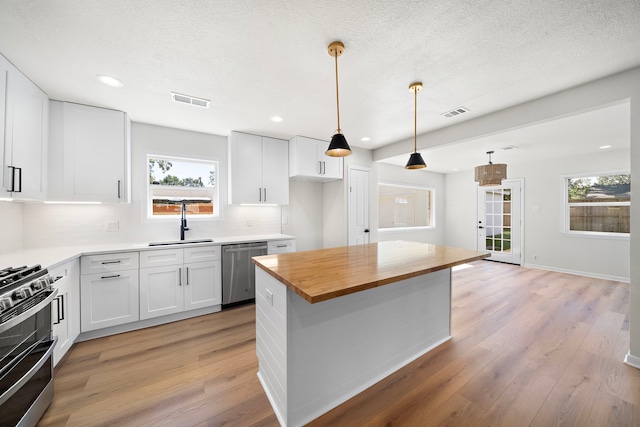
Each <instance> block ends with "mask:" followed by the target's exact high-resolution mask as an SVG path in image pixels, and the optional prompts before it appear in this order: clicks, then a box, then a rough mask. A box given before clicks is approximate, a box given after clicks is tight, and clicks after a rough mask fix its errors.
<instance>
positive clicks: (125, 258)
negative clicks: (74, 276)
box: [80, 252, 139, 274]
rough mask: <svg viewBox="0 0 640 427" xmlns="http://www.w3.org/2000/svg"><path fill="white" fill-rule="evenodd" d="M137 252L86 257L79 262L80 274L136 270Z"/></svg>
mask: <svg viewBox="0 0 640 427" xmlns="http://www.w3.org/2000/svg"><path fill="white" fill-rule="evenodd" d="M138 265H139V263H138V252H119V253H112V254H104V255H86V256H83V257H82V258H81V261H80V274H97V273H109V272H111V271H123V270H134V269H137V268H138Z"/></svg>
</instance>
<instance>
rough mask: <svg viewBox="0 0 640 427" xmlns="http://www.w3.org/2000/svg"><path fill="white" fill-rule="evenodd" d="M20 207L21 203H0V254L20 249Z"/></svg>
mask: <svg viewBox="0 0 640 427" xmlns="http://www.w3.org/2000/svg"><path fill="white" fill-rule="evenodd" d="M22 207H23V205H22V203H14V202H0V253H6V252H11V251H16V250H20V249H22ZM0 267H1V266H0Z"/></svg>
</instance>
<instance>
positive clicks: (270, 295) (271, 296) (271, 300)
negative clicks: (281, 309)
mask: <svg viewBox="0 0 640 427" xmlns="http://www.w3.org/2000/svg"><path fill="white" fill-rule="evenodd" d="M266 293H267V302H268V303H269V304H271V305H273V294H272V293H271V291H270V290H269V289H266Z"/></svg>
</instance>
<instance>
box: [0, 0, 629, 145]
mask: <svg viewBox="0 0 640 427" xmlns="http://www.w3.org/2000/svg"><path fill="white" fill-rule="evenodd" d="M334 40H341V41H343V42H344V44H345V47H346V50H345V53H344V55H342V56H341V57H340V58H339V60H338V61H339V70H340V71H339V76H340V113H341V117H340V118H341V125H342V129H343V132H344V134H345V136H346V137H347V139H348V141H349V143H350V144H351V145H353V146H357V147H363V148H376V147H380V146H382V145H386V144H389V143H393V142H396V141H399V140H403V139H406V138H410V137H411V136H412V134H413V95H412V94H411V93H410V92H409V91H408V86H409V84H410V83H412V82H414V81H422V82H423V83H424V90H423V91H421V92H420V93H419V95H418V133H424V132H428V131H431V130H434V129H437V128H441V127H444V126H449V125H452V124H456V123H460V122H461V121H464V120H468V119H471V118H476V117H479V116H482V115H484V114H487V113H490V112H494V111H497V110H501V109H504V108H507V107H510V106H513V105H517V104H520V103H523V102H526V101H529V100H532V99H535V98H539V97H541V96H544V95H548V94H551V93H554V92H557V91H559V90H563V89H566V88H569V87H573V86H576V85H579V84H582V83H585V82H588V81H592V80H595V79H598V78H601V77H604V76H607V75H610V74H614V73H616V72H620V71H623V70H627V69H630V68H634V67H637V66H640V2H639V1H638V0H611V1H597V0H591V1H589V0H579V1H576V0H574V1H569V0H536V1H531V0H513V1H509V2H505V1H504V0H487V1H480V0H460V1H457V2H443V1H425V0H420V1H410V0H402V1H387V2H372V1H367V0H351V1H348V2H346V1H344V2H341V1H326V0H325V1H318V0H299V1H285V0H265V1H254V0H222V1H212V0H171V1H168V0H127V1H124V0H110V1H103V0H76V1H70V0H2V1H0V53H2V54H3V55H4V56H6V57H7V58H8V59H9V60H10V61H11V62H13V63H14V64H15V65H16V66H17V67H18V68H19V69H21V70H22V71H23V72H24V73H25V74H27V75H28V76H29V77H30V78H31V79H32V80H33V81H34V82H35V83H36V84H37V85H38V86H40V87H41V88H42V89H43V90H44V91H45V92H46V93H47V94H48V95H49V97H50V98H52V99H58V100H65V101H72V102H79V103H84V104H90V105H96V106H101V107H107V108H113V109H118V110H123V111H126V112H128V113H129V114H130V116H131V119H132V120H134V121H138V122H146V123H153V124H159V125H164V126H171V127H176V128H182V129H189V130H194V131H200V132H207V133H213V134H218V135H227V134H228V133H229V132H230V131H231V130H238V131H244V132H252V133H259V134H263V135H269V136H274V137H281V138H285V139H288V138H290V137H292V136H294V135H306V136H310V137H315V138H320V139H325V140H328V139H329V138H330V137H331V135H332V134H333V132H334V131H335V129H336V127H337V126H336V112H335V86H334V85H335V82H334V78H335V75H334V60H333V58H332V57H330V56H329V55H328V53H327V45H328V44H329V43H330V42H331V41H334ZM97 74H108V75H112V76H115V77H117V78H119V79H120V80H122V81H123V82H124V87H122V88H119V89H115V88H111V87H107V86H104V85H102V84H100V83H99V82H98V81H97V80H96V78H95V76H96V75H97ZM171 91H175V92H179V93H183V94H187V95H193V96H197V97H202V98H206V99H210V100H211V108H210V109H207V110H205V109H200V108H196V107H192V106H186V105H179V104H175V103H172V102H171V98H170V92H171ZM459 106H464V107H467V108H468V109H469V110H470V112H468V113H465V114H464V115H463V116H462V117H458V118H454V119H447V118H444V117H443V116H441V113H443V112H445V111H447V110H450V109H453V108H455V107H459ZM273 115H278V116H282V117H283V118H284V121H283V122H282V123H272V122H271V121H270V120H269V118H270V117H271V116H273ZM365 136H366V137H370V138H371V140H370V141H369V142H363V141H361V138H362V137H365Z"/></svg>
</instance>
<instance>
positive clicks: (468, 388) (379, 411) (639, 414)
mask: <svg viewBox="0 0 640 427" xmlns="http://www.w3.org/2000/svg"><path fill="white" fill-rule="evenodd" d="M470 265H471V267H469V268H465V269H461V270H458V271H456V272H454V273H453V309H452V322H453V336H454V338H453V339H452V340H450V341H448V342H447V343H445V344H443V345H442V346H440V347H438V348H436V349H434V350H433V351H431V352H430V353H428V354H426V355H424V356H423V357H421V358H419V359H417V360H416V361H414V362H413V363H411V364H410V365H408V366H406V367H405V368H403V369H401V370H399V371H397V372H395V373H394V374H392V375H391V376H389V377H387V378H385V379H384V380H382V381H380V382H379V383H377V384H375V385H373V386H372V387H370V388H369V389H368V390H366V391H365V392H363V393H361V394H359V395H358V396H356V397H354V398H352V399H351V400H349V401H347V402H345V403H344V404H342V405H340V406H339V407H337V408H335V409H334V410H332V411H330V412H328V413H327V414H325V415H323V416H322V417H320V418H318V419H316V420H314V421H313V422H312V423H310V424H309V426H465V427H466V426H492V427H493V426H509V427H513V426H581V427H583V426H594V427H600V426H615V427H618V426H621V427H623V426H640V370H637V369H634V368H631V367H629V366H627V365H625V364H623V363H622V360H623V358H624V356H625V354H626V353H627V351H628V349H629V331H628V327H629V290H628V288H629V286H628V284H625V283H618V282H612V281H607V280H598V279H592V278H587V277H580V276H574V275H568V274H562V273H554V272H548V271H543V270H534V269H528V268H524V267H518V266H512V265H508V264H500V263H495V262H491V261H477V262H474V263H472V264H470ZM381 345H384V343H381ZM257 368H258V364H257V358H256V354H255V308H254V306H244V307H239V308H235V309H232V310H228V311H224V312H220V313H215V314H211V315H207V316H201V317H198V318H194V319H189V320H184V321H181V322H175V323H172V324H168V325H163V326H157V327H153V328H149V329H144V330H140V331H134V332H130V333H126V334H120V335H116V336H112V337H107V338H100V339H96V340H92V341H87V342H82V343H78V344H76V345H74V347H73V348H72V349H71V350H70V351H69V353H68V354H67V356H65V358H64V359H63V360H62V361H61V362H60V364H59V365H58V367H57V368H56V372H55V399H54V401H53V403H52V405H51V406H50V407H49V409H48V411H47V412H46V413H45V415H44V417H43V418H42V420H41V421H40V423H39V424H38V426H40V427H43V426H82V427H87V426H180V427H188V426H197V427H203V426H223V425H224V426H278V425H279V424H278V421H277V419H276V417H275V415H274V413H273V410H272V409H271V406H270V405H269V402H268V400H267V398H266V396H265V394H264V391H263V390H262V387H261V386H260V383H259V382H258V379H257V377H256V372H257Z"/></svg>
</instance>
